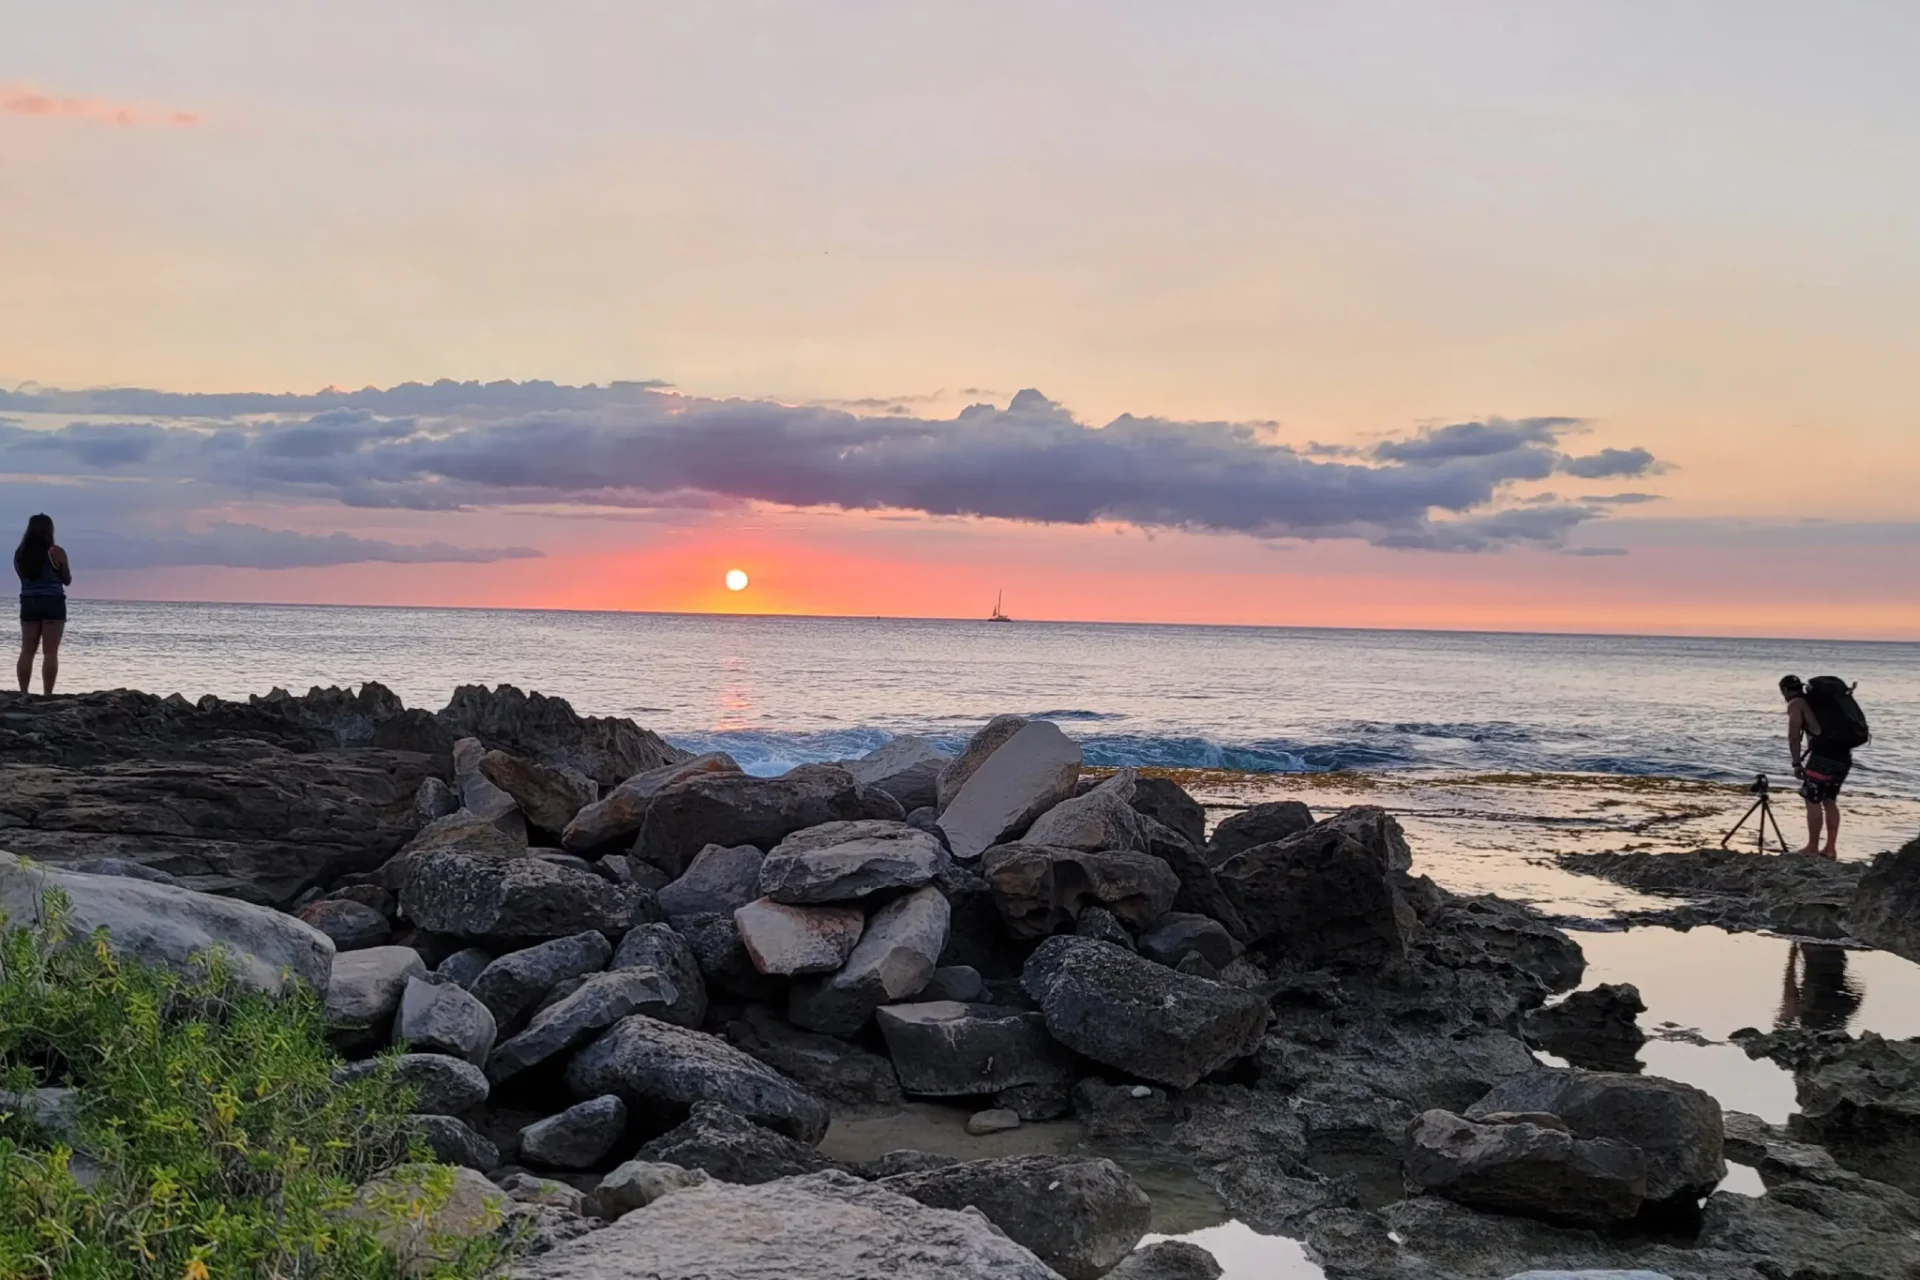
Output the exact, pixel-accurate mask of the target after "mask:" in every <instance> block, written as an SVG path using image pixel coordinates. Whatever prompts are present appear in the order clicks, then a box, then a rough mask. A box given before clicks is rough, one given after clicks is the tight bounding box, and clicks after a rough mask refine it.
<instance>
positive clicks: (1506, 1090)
mask: <svg viewBox="0 0 1920 1280" xmlns="http://www.w3.org/2000/svg"><path fill="white" fill-rule="evenodd" d="M1502 1111H1507V1112H1545V1113H1547V1114H1549V1115H1555V1116H1559V1117H1560V1119H1561V1120H1563V1121H1565V1122H1566V1125H1567V1128H1568V1129H1569V1130H1570V1131H1571V1132H1572V1133H1573V1136H1574V1137H1576V1138H1587V1139H1593V1138H1613V1139H1617V1140H1618V1141H1621V1142H1624V1143H1627V1144H1629V1145H1631V1146H1635V1147H1638V1148H1640V1150H1641V1151H1642V1152H1644V1153H1645V1154H1646V1158H1647V1189H1646V1194H1647V1199H1648V1200H1649V1201H1650V1202H1654V1203H1659V1202H1663V1201H1670V1200H1697V1199H1699V1198H1700V1197H1701V1196H1704V1195H1707V1194H1709V1193H1710V1192H1712V1190H1713V1189H1714V1188H1715V1187H1716V1186H1718V1185H1719V1183H1720V1179H1722V1178H1724V1177H1726V1174H1727V1162H1726V1160H1725V1159H1724V1158H1723V1156H1722V1148H1723V1145H1724V1142H1725V1130H1724V1129H1723V1127H1722V1124H1721V1119H1720V1105H1719V1104H1718V1103H1717V1102H1715V1101H1714V1100H1713V1098H1712V1097H1710V1096H1709V1095H1707V1094H1706V1093H1703V1092H1702V1091H1700V1090H1699V1089H1696V1088H1694V1087H1693V1086H1692V1085H1685V1084H1680V1083H1678V1082H1677V1081H1673V1080H1663V1079H1661V1078H1660V1077H1659V1076H1637V1075H1621V1074H1618V1073H1615V1072H1608V1071H1557V1070H1539V1071H1533V1072H1529V1073H1527V1074H1525V1075H1519V1076H1514V1077H1513V1078H1511V1079H1509V1080H1505V1081H1503V1082H1501V1083H1500V1084H1497V1085H1495V1086H1494V1088H1493V1091H1492V1092H1491V1093H1489V1094H1487V1096H1486V1097H1484V1098H1482V1099H1481V1100H1480V1101H1479V1102H1477V1103H1475V1104H1474V1105H1473V1106H1472V1107H1470V1108H1468V1110H1467V1113H1466V1115H1467V1118H1468V1119H1469V1120H1474V1119H1479V1118H1481V1117H1483V1116H1486V1115H1490V1114H1493V1113H1496V1112H1502Z"/></svg>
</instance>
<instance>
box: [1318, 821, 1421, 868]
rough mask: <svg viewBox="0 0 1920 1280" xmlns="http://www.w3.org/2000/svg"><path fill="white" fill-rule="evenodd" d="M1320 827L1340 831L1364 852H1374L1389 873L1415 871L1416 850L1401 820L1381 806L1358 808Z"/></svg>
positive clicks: (1323, 822)
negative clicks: (1408, 843)
mask: <svg viewBox="0 0 1920 1280" xmlns="http://www.w3.org/2000/svg"><path fill="white" fill-rule="evenodd" d="M1319 825H1320V826H1322V827H1325V828H1326V829H1327V830H1329V831H1338V832H1339V833H1340V834H1341V835H1343V836H1346V837H1347V838H1348V839H1349V840H1352V841H1353V842H1354V843H1355V844H1357V845H1359V846H1360V847H1361V848H1363V849H1368V850H1371V851H1372V852H1373V853H1374V854H1376V855H1377V856H1379V858H1380V859H1381V860H1382V861H1384V862H1385V863H1386V864H1387V870H1389V871H1397V872H1401V873H1405V872H1409V871H1412V870H1413V850H1412V849H1411V848H1410V847H1409V846H1408V845H1407V833H1406V832H1405V831H1403V830H1401V829H1400V822H1399V820H1398V819H1397V818H1395V817H1394V816H1393V815H1392V814H1390V813H1388V812H1387V811H1386V810H1385V809H1382V808H1381V807H1380V806H1378V805H1372V804H1356V805H1354V806H1352V807H1351V808H1347V809H1342V810H1341V811H1340V812H1339V813H1336V814H1334V815H1333V816H1332V817H1331V818H1324V819H1322V820H1321V821H1320V823H1319Z"/></svg>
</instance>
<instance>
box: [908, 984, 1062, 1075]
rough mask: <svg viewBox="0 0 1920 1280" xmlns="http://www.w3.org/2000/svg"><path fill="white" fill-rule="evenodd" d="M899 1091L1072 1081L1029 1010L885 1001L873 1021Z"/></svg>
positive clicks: (946, 1002)
mask: <svg viewBox="0 0 1920 1280" xmlns="http://www.w3.org/2000/svg"><path fill="white" fill-rule="evenodd" d="M875 1021H877V1022H878V1023H879V1025H880V1034H881V1035H882V1036H883V1037H884V1038H885V1040H886V1043H887V1053H888V1055H889V1056H890V1057H892V1059H893V1068H894V1071H895V1072H896V1073H898V1075H899V1077H900V1088H901V1090H902V1091H903V1092H905V1093H909V1094H912V1095H914V1096H916V1097H923V1098H965V1097H973V1096H976V1095H980V1094H988V1093H997V1092H999V1091H1000V1090H1002V1089H1013V1088H1018V1087H1020V1086H1022V1085H1064V1084H1070V1083H1072V1081H1073V1076H1074V1068H1073V1061H1072V1059H1070V1058H1069V1057H1068V1056H1067V1055H1066V1053H1065V1052H1064V1051H1062V1050H1061V1048H1060V1046H1059V1045H1058V1044H1056V1043H1055V1042H1054V1040H1053V1038H1052V1037H1051V1036H1049V1035H1048V1034H1047V1024H1046V1019H1045V1017H1044V1016H1043V1015H1041V1014H1039V1013H1037V1012H1034V1011H1032V1010H1029V1009H1009V1008H1007V1007H1006V1006H1004V1005H993V1004H961V1003H959V1002H958V1001H952V1000H928V1001H923V1002H920V1003H917V1004H893V1005H887V1006H886V1007H884V1008H882V1009H881V1010H880V1011H879V1013H878V1015H877V1016H876V1018H875Z"/></svg>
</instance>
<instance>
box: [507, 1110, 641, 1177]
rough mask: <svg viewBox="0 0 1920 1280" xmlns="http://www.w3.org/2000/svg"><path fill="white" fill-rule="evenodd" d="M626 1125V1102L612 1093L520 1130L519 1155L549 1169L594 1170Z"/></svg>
mask: <svg viewBox="0 0 1920 1280" xmlns="http://www.w3.org/2000/svg"><path fill="white" fill-rule="evenodd" d="M626 1128H627V1104H626V1103H624V1102H622V1101H620V1099H618V1098H616V1097H613V1096H611V1095H608V1096H605V1097H599V1098H589V1099H588V1100H587V1101H585V1102H581V1103H576V1104H575V1105H573V1106H571V1107H568V1108H567V1109H566V1110H565V1111H562V1112H561V1113H560V1114H559V1115H557V1116H549V1117H548V1118H546V1119H545V1120H539V1121H536V1122H534V1123H533V1124H530V1125H528V1126H527V1127H526V1128H524V1129H522V1130H521V1131H520V1158H521V1159H523V1160H525V1161H527V1162H528V1163H529V1164H537V1165H544V1166H546V1167H547V1168H549V1169H591V1168H593V1166H595V1165H596V1164H599V1163H600V1162H601V1161H602V1160H604V1159H606V1157H607V1155H608V1153H610V1152H611V1151H612V1150H613V1149H614V1147H616V1146H618V1145H619V1143H620V1137H621V1135H622V1134H623V1133H625V1132H626Z"/></svg>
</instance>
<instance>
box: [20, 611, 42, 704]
mask: <svg viewBox="0 0 1920 1280" xmlns="http://www.w3.org/2000/svg"><path fill="white" fill-rule="evenodd" d="M39 647H40V624H39V623H37V622H23V623H21V624H20V661H18V662H16V663H15V664H14V667H13V673H14V675H16V676H18V677H19V678H20V692H22V693H25V692H26V691H27V685H29V684H30V683H32V681H33V651H34V650H35V649H38V648H39Z"/></svg>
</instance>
